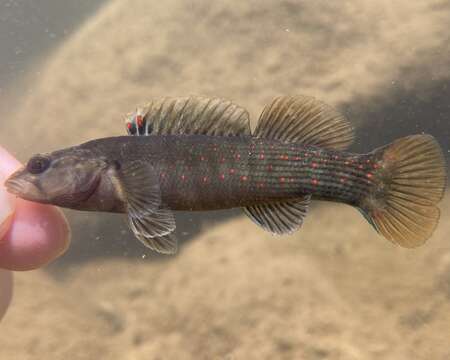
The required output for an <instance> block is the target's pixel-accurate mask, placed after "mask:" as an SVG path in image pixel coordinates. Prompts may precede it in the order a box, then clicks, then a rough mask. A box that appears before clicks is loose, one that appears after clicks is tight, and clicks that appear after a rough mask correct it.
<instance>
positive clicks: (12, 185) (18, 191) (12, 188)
mask: <svg viewBox="0 0 450 360" xmlns="http://www.w3.org/2000/svg"><path fill="white" fill-rule="evenodd" d="M5 187H6V190H8V192H9V193H11V194H14V195H17V196H20V195H22V194H23V190H24V182H23V181H22V180H19V179H15V178H14V176H12V177H10V178H9V179H8V180H6V181H5Z"/></svg>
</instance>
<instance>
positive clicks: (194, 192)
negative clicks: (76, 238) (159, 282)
mask: <svg viewBox="0 0 450 360" xmlns="http://www.w3.org/2000/svg"><path fill="white" fill-rule="evenodd" d="M127 129H128V133H129V135H128V136H119V137H109V138H103V139H97V140H93V141H90V142H87V143H85V144H82V145H79V146H75V147H70V148H67V149H64V150H58V151H55V152H52V153H49V154H40V155H36V156H34V157H32V158H31V159H30V160H29V162H28V164H27V165H26V166H25V167H24V168H23V169H21V170H19V171H18V172H16V173H15V174H13V175H12V176H11V177H10V178H9V179H8V180H7V182H6V187H7V189H8V190H9V191H10V192H11V193H14V194H16V195H17V196H19V197H21V198H24V199H27V200H31V201H36V202H40V203H47V204H53V205H57V206H61V207H66V208H72V209H77V210H87V211H104V212H119V213H126V214H127V218H128V222H129V226H130V228H131V230H132V231H133V233H134V235H135V236H136V237H137V238H138V239H139V240H141V241H142V242H143V243H144V244H145V245H146V246H147V247H149V248H151V249H153V250H156V251H158V252H161V253H174V252H175V251H176V249H177V243H176V239H175V237H174V235H173V233H174V230H175V219H174V215H173V211H174V210H192V211H194V210H214V209H227V208H235V207H240V208H242V209H243V211H244V212H245V214H247V215H248V217H249V218H250V219H251V220H253V221H254V222H255V223H256V224H258V225H259V226H261V227H262V228H263V229H265V230H267V231H269V232H271V233H273V234H289V233H292V232H293V231H295V230H297V229H299V228H300V227H301V226H302V224H303V220H304V218H305V216H306V213H307V210H308V206H309V204H310V202H311V200H328V201H334V202H341V203H345V204H349V205H351V206H354V207H356V208H357V209H358V210H359V211H360V212H361V213H362V214H363V215H364V217H365V218H366V219H367V220H368V221H369V223H370V224H371V225H372V226H373V227H374V228H375V230H376V231H378V232H379V233H380V234H381V235H383V236H384V237H385V238H386V239H388V240H390V241H392V242H394V243H396V244H399V245H401V246H404V247H416V246H418V245H421V244H423V243H424V242H425V241H426V240H427V239H428V238H429V237H430V236H431V234H432V233H433V231H434V229H435V227H436V225H437V223H438V220H439V209H438V207H437V206H436V204H437V203H438V202H439V201H440V200H441V198H442V197H443V194H444V189H445V184H446V169H445V163H444V158H443V155H442V152H441V149H440V147H439V145H438V143H437V142H436V141H435V140H434V138H433V137H432V136H430V135H412V136H408V137H405V138H402V139H399V140H396V141H394V142H393V143H391V144H389V145H386V146H383V147H381V148H378V149H376V150H374V151H372V152H370V153H367V154H355V153H350V152H346V151H345V149H346V148H347V147H348V146H349V145H350V144H351V143H352V140H353V137H354V134H353V129H352V126H351V125H350V124H349V122H348V121H347V120H346V119H345V118H344V116H342V115H341V114H340V113H338V112H337V111H336V110H334V109H333V108H331V107H330V106H328V105H326V104H324V103H323V102H321V101H318V100H316V99H314V98H312V97H308V96H281V97H278V98H276V99H274V100H273V101H272V102H271V103H270V104H269V105H268V106H267V107H266V108H265V109H264V111H263V113H262V115H261V117H260V119H259V122H258V124H257V127H256V129H255V130H254V131H253V133H252V132H251V130H250V125H249V116H248V113H247V111H246V110H244V109H243V108H241V107H239V106H237V105H235V104H233V103H232V102H230V101H227V100H223V99H216V98H213V99H208V98H203V97H195V96H191V97H184V98H162V99H155V100H153V101H151V102H150V103H149V104H148V105H147V106H146V107H143V108H140V109H138V110H137V111H136V112H134V113H131V114H129V115H128V117H127Z"/></svg>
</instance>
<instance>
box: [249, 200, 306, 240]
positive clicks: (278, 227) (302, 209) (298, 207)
mask: <svg viewBox="0 0 450 360" xmlns="http://www.w3.org/2000/svg"><path fill="white" fill-rule="evenodd" d="M310 201H311V196H310V195H306V196H304V197H301V198H298V199H295V200H289V201H282V202H273V203H269V204H263V205H254V206H247V207H246V208H244V212H245V213H246V214H247V216H248V217H249V218H250V219H251V220H252V221H253V222H254V223H256V224H257V225H259V226H261V227H262V228H263V229H264V230H266V231H269V232H271V233H272V234H276V235H283V234H290V233H292V232H294V231H296V230H298V229H299V228H300V227H301V226H302V224H303V220H304V218H305V216H306V213H307V211H308V207H309V203H310Z"/></svg>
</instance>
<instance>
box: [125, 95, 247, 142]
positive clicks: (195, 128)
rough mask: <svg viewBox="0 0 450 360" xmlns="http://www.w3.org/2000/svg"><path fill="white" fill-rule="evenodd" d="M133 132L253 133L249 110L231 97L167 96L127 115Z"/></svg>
mask: <svg viewBox="0 0 450 360" xmlns="http://www.w3.org/2000/svg"><path fill="white" fill-rule="evenodd" d="M126 123H127V131H128V134H130V135H194V134H197V135H210V136H243V135H250V134H251V131H250V121H249V115H248V112H247V111H246V110H245V109H243V108H242V107H240V106H238V105H236V104H234V103H232V102H231V101H229V100H225V99H219V98H206V97H201V96H189V97H176V98H171V97H165V98H156V99H153V100H152V101H150V103H148V104H147V106H145V107H143V108H138V109H137V110H136V111H135V112H133V113H130V114H128V115H127V118H126Z"/></svg>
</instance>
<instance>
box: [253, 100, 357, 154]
mask: <svg viewBox="0 0 450 360" xmlns="http://www.w3.org/2000/svg"><path fill="white" fill-rule="evenodd" d="M254 136H256V137H260V138H267V139H274V140H275V139H276V140H280V141H283V142H298V143H302V144H304V145H314V146H320V147H324V148H329V149H336V150H343V149H346V148H347V147H348V146H349V145H350V144H351V143H352V141H353V137H354V134H353V128H352V126H351V125H350V123H349V122H348V121H347V120H346V119H345V117H344V116H343V115H341V114H340V113H339V112H337V111H336V110H334V109H333V108H332V107H331V106H329V105H327V104H325V103H323V102H321V101H319V100H316V99H314V98H313V97H310V96H303V95H297V96H280V97H277V98H275V99H274V100H273V101H272V102H271V103H270V104H269V105H267V106H266V107H265V108H264V111H263V113H262V114H261V117H260V118H259V122H258V125H257V127H256V129H255V133H254Z"/></svg>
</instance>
